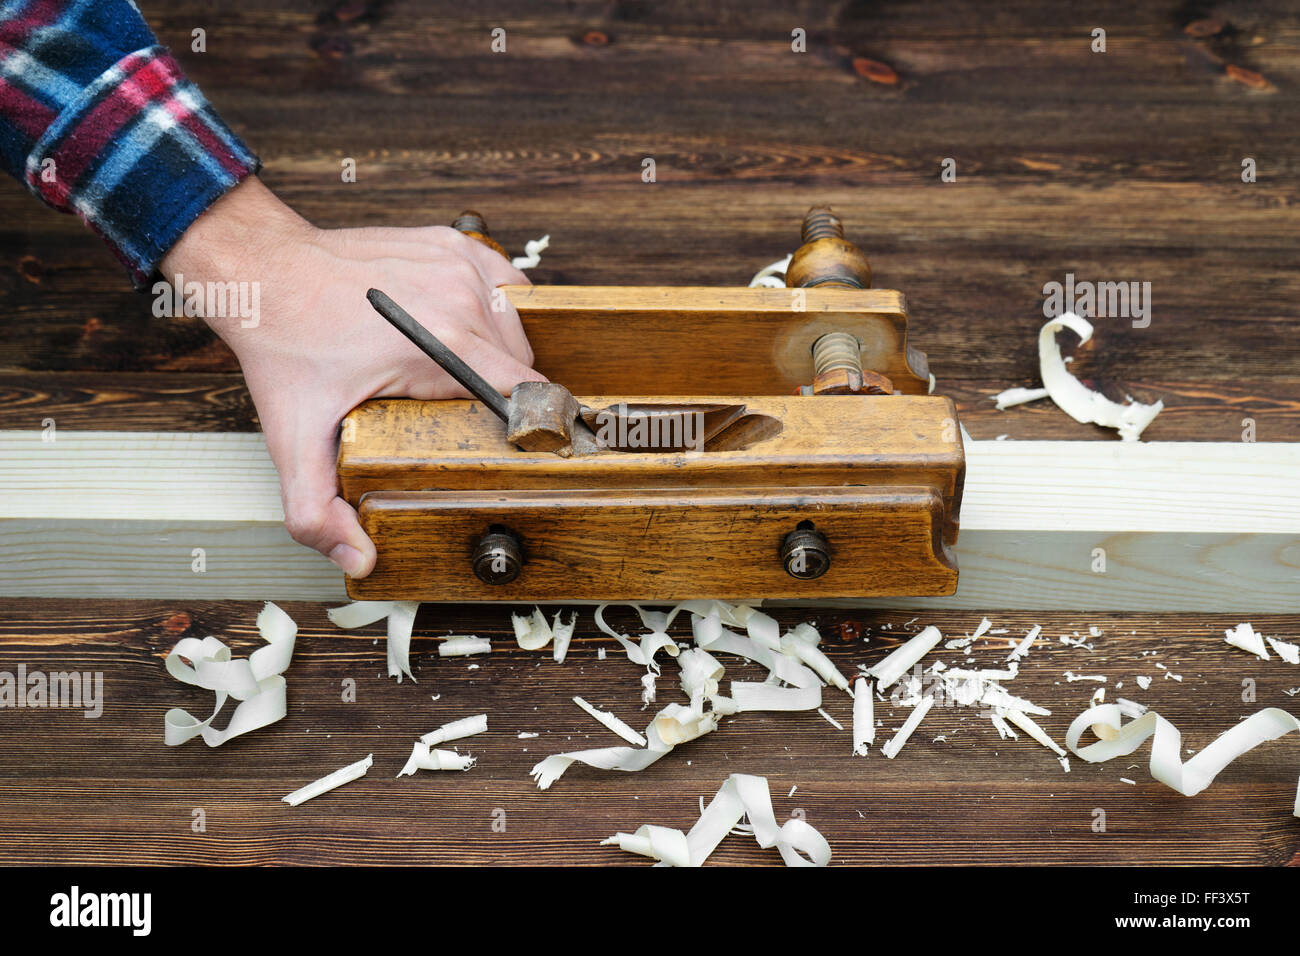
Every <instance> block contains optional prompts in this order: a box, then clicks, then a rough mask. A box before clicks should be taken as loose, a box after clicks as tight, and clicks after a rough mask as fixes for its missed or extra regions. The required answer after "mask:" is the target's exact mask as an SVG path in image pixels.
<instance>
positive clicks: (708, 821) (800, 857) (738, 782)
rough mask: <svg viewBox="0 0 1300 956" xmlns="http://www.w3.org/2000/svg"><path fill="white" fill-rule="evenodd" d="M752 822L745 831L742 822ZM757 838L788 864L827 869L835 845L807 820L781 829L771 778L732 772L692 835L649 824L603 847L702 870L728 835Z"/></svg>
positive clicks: (619, 835) (790, 822)
mask: <svg viewBox="0 0 1300 956" xmlns="http://www.w3.org/2000/svg"><path fill="white" fill-rule="evenodd" d="M742 819H744V820H748V821H749V823H748V825H747V826H746V827H743V828H742V827H740V826H738V824H740V821H741V820H742ZM731 833H740V834H742V835H752V836H753V837H754V839H755V840H757V841H758V845H759V846H760V847H762V848H763V849H769V848H771V847H776V849H777V851H778V852H779V853H780V854H781V859H782V860H784V861H785V864H786V866H826V865H827V864H828V863H830V860H831V848H830V844H829V843H827V842H826V839H825V837H823V836H822V835H821V834H820V833H818V832H817V830H815V829H814V828H813V827H812V826H811V825H810V824H808V823H807V822H806V821H804V820H801V819H799V818H797V817H795V818H791V819H789V820H787V821H785V823H783V824H781V825H780V826H777V823H776V814H775V813H774V812H773V810H772V794H771V791H770V790H769V789H768V785H767V778H766V777H757V776H752V775H750V774H739V773H737V774H732V775H731V776H730V777H728V778H727V780H726V782H725V783H723V785H722V787H721V789H719V790H718V793H717V795H716V796H715V797H714V798H713V800H712V801H710V803H709V805H708V806H707V807H705V808H704V811H703V812H702V813H701V814H700V818H699V820H698V821H696V823H695V826H693V827H691V830H690V832H689V833H685V834H683V833H682V832H681V831H680V830H674V829H672V828H670V827H660V826H654V825H652V824H647V825H645V826H642V827H640V828H638V829H637V830H636V832H635V833H616V834H614V835H613V836H612V837H610V838H609V839H607V840H602V841H601V846H611V845H612V846H617V847H619V848H620V849H623V850H627V851H629V852H632V853H639V854H641V855H642V856H648V857H650V858H652V859H654V860H657V861H658V862H659V864H662V865H666V866H701V865H703V863H704V861H705V860H707V859H708V858H709V856H710V855H711V854H712V853H713V851H714V850H715V849H716V848H717V846H718V844H719V843H721V842H722V841H723V840H724V839H725V838H726V837H727V835H728V834H731Z"/></svg>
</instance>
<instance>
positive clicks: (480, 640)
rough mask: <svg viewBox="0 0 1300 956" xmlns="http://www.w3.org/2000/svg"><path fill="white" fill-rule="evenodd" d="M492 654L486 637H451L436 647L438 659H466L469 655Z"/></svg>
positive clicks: (490, 645)
mask: <svg viewBox="0 0 1300 956" xmlns="http://www.w3.org/2000/svg"><path fill="white" fill-rule="evenodd" d="M490 653H492V642H491V641H489V640H488V639H487V638H486V637H475V636H474V635H472V634H468V635H452V636H450V637H447V638H445V639H444V640H443V642H442V643H441V644H439V645H438V656H439V657H468V656H469V655H471V654H490Z"/></svg>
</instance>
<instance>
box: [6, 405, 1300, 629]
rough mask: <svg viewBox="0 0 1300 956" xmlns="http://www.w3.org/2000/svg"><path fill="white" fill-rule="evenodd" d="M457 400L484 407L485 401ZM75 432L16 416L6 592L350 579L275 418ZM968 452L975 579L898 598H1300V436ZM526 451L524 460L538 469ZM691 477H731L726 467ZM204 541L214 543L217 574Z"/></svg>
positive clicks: (282, 591)
mask: <svg viewBox="0 0 1300 956" xmlns="http://www.w3.org/2000/svg"><path fill="white" fill-rule="evenodd" d="M843 398H844V397H843V396H840V397H837V398H833V399H828V400H829V401H834V402H838V401H841V400H842V399H843ZM916 400H917V399H908V401H916ZM764 401H775V400H774V399H773V400H767V399H765V400H764ZM782 401H789V400H782ZM811 401H819V400H818V399H812V400H811ZM850 401H852V400H851V399H850ZM868 401H869V400H868ZM450 405H451V407H452V408H453V409H455V408H459V409H461V410H463V411H465V412H466V418H468V417H469V415H468V408H469V407H472V406H471V405H470V403H450ZM399 407H404V408H407V409H408V411H409V410H411V409H410V407H409V406H407V405H405V403H399ZM480 417H485V416H480ZM391 421H394V422H399V421H402V419H400V418H393V419H392V420H391ZM408 423H409V422H408ZM484 428H485V430H486V428H487V426H486V425H485V426H484ZM359 434H361V433H359ZM56 435H57V438H56V440H55V441H54V442H52V443H47V442H42V441H41V440H40V437H39V434H38V433H29V432H17V433H14V432H10V433H0V455H3V457H4V458H5V461H6V463H7V464H6V467H5V468H4V469H0V518H3V521H0V593H2V594H8V595H17V596H49V597H76V596H86V595H92V594H94V595H104V596H109V597H130V596H135V597H141V596H147V597H208V598H259V597H261V598H267V599H287V598H293V599H307V600H334V599H339V598H341V597H342V596H343V585H342V580H341V576H340V575H339V573H338V572H337V570H336V569H335V568H334V566H333V565H331V564H330V563H329V562H327V561H326V560H325V559H324V558H322V557H320V556H319V555H317V554H315V553H314V552H311V551H308V550H307V549H305V548H302V547H300V546H298V545H296V544H294V543H293V542H292V541H291V540H290V539H289V537H288V534H287V533H286V532H285V530H284V528H283V525H282V521H283V518H284V514H283V511H282V510H281V508H280V495H279V482H278V479H277V478H276V475H275V471H274V469H273V468H272V466H271V463H270V460H269V458H268V457H267V454H266V449H265V446H264V444H263V442H262V439H261V436H260V435H255V434H245V435H241V434H220V435H210V434H196V435H166V434H163V435H154V434H146V435H141V434H134V433H109V432H90V433H77V432H56ZM375 447H376V449H378V450H383V449H384V448H385V447H387V450H388V452H391V450H392V447H394V446H393V445H392V443H391V442H389V443H388V445H387V446H385V445H384V444H383V443H382V442H381V443H379V444H377V445H376V446H375ZM402 447H406V448H407V449H408V450H410V449H413V450H416V451H417V452H418V450H419V447H420V446H419V445H418V444H412V445H406V446H402ZM897 447H899V448H900V449H904V450H905V448H906V445H905V444H900V445H899V446H897ZM965 451H966V457H967V461H968V472H967V480H966V485H965V489H964V496H963V497H964V500H963V505H962V532H961V536H960V538H959V539H958V541H957V545H956V547H955V552H954V553H955V554H956V555H957V561H958V566H959V568H960V570H961V580H960V582H959V585H958V590H957V593H956V594H955V595H953V596H952V597H948V598H937V599H930V598H914V597H908V598H904V597H899V598H892V599H890V600H891V602H893V603H894V606H909V607H910V606H928V605H930V604H932V603H937V604H938V605H939V606H946V607H949V608H955V607H962V608H980V607H999V606H1000V607H1032V608H1042V609H1052V608H1062V607H1073V608H1080V609H1082V608H1089V609H1094V610H1107V609H1109V610H1115V609H1124V610H1139V611H1141V610H1150V611H1187V610H1205V611H1239V612H1241V613H1243V614H1252V613H1261V612H1275V613H1284V612H1288V611H1290V610H1291V609H1292V608H1293V607H1294V602H1295V594H1296V593H1297V589H1298V588H1300V524H1298V522H1300V501H1297V495H1300V489H1297V486H1296V484H1295V481H1294V475H1295V474H1296V473H1297V471H1300V445H1296V444H1294V443H1271V444H1270V443H1255V444H1251V443H1240V442H1238V443H1215V442H1173V443H1169V442H1161V443H1152V444H1147V443H1128V442H1111V443H1107V444H1098V443H1095V442H970V443H966V445H965ZM725 454H734V453H731V452H728V453H725ZM521 457H523V458H528V459H529V460H530V461H532V463H533V464H535V465H538V466H539V467H542V468H543V469H549V474H546V475H545V476H544V477H545V478H546V479H547V480H545V481H542V482H540V483H539V487H543V488H545V487H552V488H553V487H557V486H558V485H559V484H560V483H561V481H562V480H568V481H569V482H570V483H571V484H572V485H573V486H575V487H576V486H581V485H582V484H583V483H582V482H578V481H574V475H573V474H572V472H571V470H570V471H569V472H567V479H566V471H565V469H564V468H563V467H561V466H562V465H563V464H564V462H562V461H561V460H560V459H558V458H554V456H545V455H542V456H521ZM548 458H549V459H550V460H548ZM376 460H378V459H376ZM503 460H504V459H503ZM526 465H528V462H515V463H513V464H511V465H510V467H512V468H513V467H516V466H518V467H520V469H521V471H525V472H526V470H527V469H526V468H525V467H524V466H526ZM497 467H500V466H497ZM458 469H459V472H460V473H459V474H457V473H456V472H457V468H451V469H449V470H448V471H447V472H446V473H444V474H443V475H441V476H440V477H439V480H440V481H442V483H443V484H444V485H450V486H453V487H459V488H466V489H472V488H475V487H477V486H480V485H481V484H482V483H483V481H484V480H486V478H487V475H488V472H489V471H490V470H491V469H485V468H484V466H483V459H482V456H481V455H480V456H478V457H475V456H474V455H473V454H470V453H468V452H467V453H465V455H464V459H463V461H461V462H460V465H459V466H458ZM732 470H733V472H734V471H735V469H732ZM430 474H431V475H435V473H433V472H431V473H430ZM760 474H761V472H760ZM706 479H707V480H706ZM692 480H693V481H698V483H699V484H701V485H706V484H708V485H712V486H714V487H725V486H726V485H727V483H726V482H723V481H717V480H713V479H710V478H709V472H708V471H700V472H698V473H697V474H696V475H695V476H693V478H692ZM416 484H419V483H416ZM196 548H200V549H203V551H204V556H205V561H206V566H205V568H204V570H203V571H202V572H201V573H196V572H195V569H194V549H196ZM1098 548H1101V549H1103V551H1104V561H1105V564H1104V571H1103V570H1101V569H1100V568H1101V566H1099V565H1098V563H1097V562H1098V552H1097V549H1098ZM599 597H600V595H599V594H596V593H593V594H592V595H590V599H591V600H597V599H599Z"/></svg>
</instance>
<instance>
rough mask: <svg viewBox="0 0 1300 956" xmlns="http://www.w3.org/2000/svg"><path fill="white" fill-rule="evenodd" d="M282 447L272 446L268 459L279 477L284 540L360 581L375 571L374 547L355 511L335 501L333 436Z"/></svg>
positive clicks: (303, 438)
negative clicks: (286, 536)
mask: <svg viewBox="0 0 1300 956" xmlns="http://www.w3.org/2000/svg"><path fill="white" fill-rule="evenodd" d="M269 443H270V437H269V436H268V444H269ZM287 446H288V447H279V448H276V447H273V448H272V449H271V457H272V459H273V460H274V461H275V465H276V468H277V470H278V471H279V472H280V497H281V500H282V501H283V503H284V524H285V527H286V528H287V529H288V531H289V535H290V536H291V537H292V538H293V540H295V541H297V542H298V543H299V544H304V545H306V546H307V547H309V548H315V549H316V550H317V551H319V552H320V553H321V554H323V555H325V557H327V558H329V559H330V560H331V561H333V562H334V563H335V564H336V565H338V567H339V568H341V569H342V570H343V571H344V572H345V573H346V574H347V575H348V576H349V577H353V578H364V577H365V576H366V575H368V574H369V573H370V572H371V571H372V570H374V567H375V546H374V544H373V542H371V540H370V539H369V538H368V537H366V533H365V531H363V530H362V529H361V523H360V522H359V521H358V520H357V513H356V511H355V510H354V509H353V508H352V506H351V505H349V504H348V503H347V502H346V501H344V500H343V499H342V498H340V497H339V494H338V477H337V474H336V471H335V467H336V457H337V450H336V447H335V440H334V435H333V434H332V432H325V433H323V434H310V433H302V434H299V435H297V436H294V438H293V439H291V440H290V442H289V443H287Z"/></svg>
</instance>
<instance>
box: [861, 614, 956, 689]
mask: <svg viewBox="0 0 1300 956" xmlns="http://www.w3.org/2000/svg"><path fill="white" fill-rule="evenodd" d="M941 640H943V635H942V634H940V633H939V629H938V628H937V627H934V626H930V627H927V628H925V629H924V630H923V631H921V632H920V633H919V634H917V635H916V636H915V637H913V638H912V639H911V640H909V641H907V642H906V643H904V644H902V645H901V646H900V647H898V648H897V649H895V650H894V652H893V653H892V654H890V655H889V656H888V657H886V658H885V659H884V660H882V661H880V662H879V663H878V664H875V665H874V666H872V667H868V668H867V671H866V672H867V673H868V674H869V675H871V676H872V677H874V678H876V686H877V687H879V688H880V689H881V690H885V689H887V688H889V687H891V686H893V684H894V683H895V682H897V680H898V679H899V678H900V677H902V676H903V675H904V674H906V673H907V672H908V671H910V670H911V669H912V665H913V664H915V663H916V662H917V661H919V660H920V659H921V658H922V657H924V656H925V655H926V654H928V653H930V651H932V650H934V646H935V645H936V644H938V643H939V641H941Z"/></svg>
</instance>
